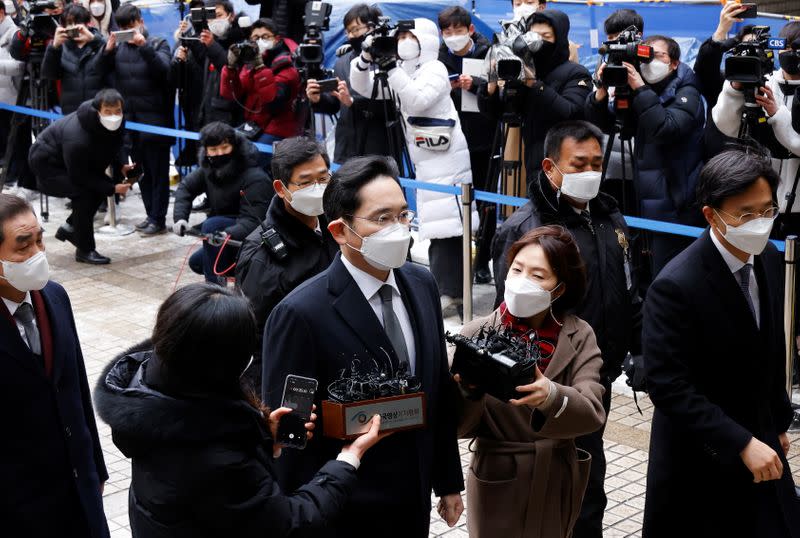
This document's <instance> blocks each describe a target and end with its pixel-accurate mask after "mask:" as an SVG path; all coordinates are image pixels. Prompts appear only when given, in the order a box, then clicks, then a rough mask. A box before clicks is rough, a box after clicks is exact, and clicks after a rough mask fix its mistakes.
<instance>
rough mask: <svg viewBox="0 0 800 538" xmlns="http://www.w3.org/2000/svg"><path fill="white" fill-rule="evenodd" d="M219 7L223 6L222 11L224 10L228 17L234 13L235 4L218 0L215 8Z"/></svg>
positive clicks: (225, 0)
mask: <svg viewBox="0 0 800 538" xmlns="http://www.w3.org/2000/svg"><path fill="white" fill-rule="evenodd" d="M217 6H222V9H224V10H225V13H227V14H228V15H230V14H231V13H233V12H234V9H233V4H232V3H230V2H229V1H228V0H217V1H216V2H214V7H217Z"/></svg>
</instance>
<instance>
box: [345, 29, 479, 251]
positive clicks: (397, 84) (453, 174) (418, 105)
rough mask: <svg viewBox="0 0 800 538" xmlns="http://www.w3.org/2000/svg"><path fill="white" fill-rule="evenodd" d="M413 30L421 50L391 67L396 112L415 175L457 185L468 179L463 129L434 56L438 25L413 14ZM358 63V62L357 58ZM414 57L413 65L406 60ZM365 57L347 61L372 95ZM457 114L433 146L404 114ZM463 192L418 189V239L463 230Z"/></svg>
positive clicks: (354, 79)
mask: <svg viewBox="0 0 800 538" xmlns="http://www.w3.org/2000/svg"><path fill="white" fill-rule="evenodd" d="M414 23H415V28H414V29H413V30H411V33H413V34H414V36H415V37H416V38H417V40H418V41H419V44H420V51H421V52H420V55H419V57H418V58H415V59H414V60H409V61H406V62H404V61H402V60H401V61H400V67H396V68H394V69H392V70H391V71H390V72H389V87H390V88H391V90H392V91H393V92H394V93H395V95H396V96H397V97H398V99H399V101H400V112H401V114H402V116H403V120H404V121H405V129H406V139H407V140H406V143H407V145H408V152H409V155H410V156H411V161H412V162H413V163H414V168H415V170H416V178H417V179H418V180H419V181H426V182H429V183H436V184H438V185H461V183H462V182H466V181H470V182H471V181H472V171H471V168H470V161H469V149H468V148H467V139H466V138H465V137H464V133H463V131H462V130H461V122H460V121H459V119H458V112H457V111H456V108H455V106H454V105H453V100H452V99H451V98H450V81H449V79H448V78H447V68H446V67H445V66H444V64H443V63H441V62H440V61H439V60H437V58H438V55H439V31H438V29H437V27H436V24H434V23H433V22H432V21H429V20H428V19H414ZM359 62H360V63H361V66H362V67H361V68H359V66H358V64H359ZM411 62H413V65H409V64H410V63H411ZM363 65H364V61H363V60H360V59H359V58H355V59H354V60H353V62H352V63H351V69H350V84H351V85H352V86H353V89H354V90H355V91H357V92H358V93H360V94H361V95H371V93H372V83H373V77H372V72H371V71H370V70H362V69H363ZM410 117H412V118H413V117H416V118H432V119H437V120H455V126H454V127H453V129H452V131H451V132H450V138H451V140H450V147H449V148H448V149H447V150H446V151H436V150H431V149H426V148H424V147H418V146H417V145H416V144H415V143H414V136H413V134H412V133H413V127H412V126H411V125H409V123H408V118H410ZM461 209H462V206H461V197H460V196H455V195H452V194H444V193H438V192H432V191H426V190H417V210H418V213H419V235H420V239H421V240H423V241H424V240H425V239H444V238H447V237H458V236H461V235H462V231H463V224H462V220H461ZM472 225H473V232H474V231H475V230H476V229H477V225H478V212H477V210H476V208H475V204H474V203H473V205H472Z"/></svg>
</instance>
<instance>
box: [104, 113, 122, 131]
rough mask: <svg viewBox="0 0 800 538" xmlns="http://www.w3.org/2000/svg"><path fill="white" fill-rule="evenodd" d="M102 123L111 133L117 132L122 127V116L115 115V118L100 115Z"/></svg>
mask: <svg viewBox="0 0 800 538" xmlns="http://www.w3.org/2000/svg"><path fill="white" fill-rule="evenodd" d="M100 123H101V124H102V125H103V127H105V128H106V129H108V130H109V131H116V130H117V129H119V127H120V125H122V116H120V115H117V114H114V115H113V116H103V115H102V114H100Z"/></svg>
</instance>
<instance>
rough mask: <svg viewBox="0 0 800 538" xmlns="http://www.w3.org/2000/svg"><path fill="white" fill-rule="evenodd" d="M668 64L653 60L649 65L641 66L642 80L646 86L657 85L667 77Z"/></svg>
mask: <svg viewBox="0 0 800 538" xmlns="http://www.w3.org/2000/svg"><path fill="white" fill-rule="evenodd" d="M669 73H670V70H669V64H665V63H664V62H662V61H661V60H653V61H652V62H650V63H649V64H642V78H643V79H644V80H645V82H647V83H648V84H658V83H659V82H661V81H662V80H664V79H665V78H667V77H668V76H669Z"/></svg>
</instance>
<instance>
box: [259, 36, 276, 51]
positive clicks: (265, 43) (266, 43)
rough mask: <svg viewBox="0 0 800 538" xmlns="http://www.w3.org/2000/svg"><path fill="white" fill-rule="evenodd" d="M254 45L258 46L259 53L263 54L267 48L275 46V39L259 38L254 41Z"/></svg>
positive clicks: (270, 48)
mask: <svg viewBox="0 0 800 538" xmlns="http://www.w3.org/2000/svg"><path fill="white" fill-rule="evenodd" d="M256 45H257V46H258V52H259V54H264V53H265V52H267V51H268V50H272V49H273V48H275V40H274V39H259V40H258V41H256Z"/></svg>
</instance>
